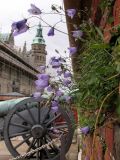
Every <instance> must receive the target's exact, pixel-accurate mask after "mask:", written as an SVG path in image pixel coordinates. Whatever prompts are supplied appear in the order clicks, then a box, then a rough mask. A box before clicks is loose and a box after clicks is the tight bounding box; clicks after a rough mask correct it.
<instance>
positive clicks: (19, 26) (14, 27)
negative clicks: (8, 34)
mask: <svg viewBox="0 0 120 160" xmlns="http://www.w3.org/2000/svg"><path fill="white" fill-rule="evenodd" d="M26 23H27V19H23V20H21V21H18V22H13V23H12V25H11V27H12V31H14V30H21V29H23V28H24V26H25V25H26Z"/></svg>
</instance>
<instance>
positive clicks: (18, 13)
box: [0, 0, 69, 57]
mask: <svg viewBox="0 0 120 160" xmlns="http://www.w3.org/2000/svg"><path fill="white" fill-rule="evenodd" d="M31 3H33V4H35V5H36V6H37V7H39V8H40V9H41V10H43V11H44V12H49V11H50V10H51V5H52V4H57V5H62V0H1V5H0V32H2V33H7V32H10V30H11V24H12V23H13V22H15V21H18V20H21V19H23V18H26V17H29V16H30V15H29V13H28V12H27V10H28V9H29V8H30V4H31ZM42 18H43V19H44V20H45V21H47V22H48V23H49V24H50V25H54V24H55V23H56V22H57V21H59V20H60V16H56V15H43V16H42ZM63 19H64V17H63ZM28 23H29V24H30V26H31V25H35V24H38V20H37V19H30V20H29V21H28ZM42 25H45V24H43V23H42ZM57 28H58V29H60V30H62V31H64V32H67V29H66V25H65V24H63V23H60V24H59V25H57ZM48 30H49V28H43V36H44V39H45V41H46V45H47V48H46V49H47V52H48V57H49V56H50V55H54V53H55V52H54V50H55V49H57V50H59V51H60V52H61V54H63V51H64V50H67V48H68V47H69V43H68V36H67V35H64V34H62V33H59V32H57V31H55V36H54V37H48V36H47V32H48ZM35 34H36V29H35V28H32V29H31V30H30V31H28V32H27V33H24V34H22V35H19V36H16V37H15V44H16V45H17V46H22V45H23V44H24V41H26V42H27V46H28V49H30V45H31V43H32V39H33V37H34V36H35Z"/></svg>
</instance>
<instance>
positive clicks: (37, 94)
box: [33, 92, 41, 99]
mask: <svg viewBox="0 0 120 160" xmlns="http://www.w3.org/2000/svg"><path fill="white" fill-rule="evenodd" d="M33 97H34V98H35V99H37V98H40V97H41V93H40V92H35V93H34V94H33Z"/></svg>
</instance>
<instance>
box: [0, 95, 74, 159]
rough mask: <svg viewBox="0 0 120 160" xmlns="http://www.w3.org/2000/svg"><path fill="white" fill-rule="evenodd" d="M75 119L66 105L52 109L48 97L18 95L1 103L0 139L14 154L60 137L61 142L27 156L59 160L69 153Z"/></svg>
mask: <svg viewBox="0 0 120 160" xmlns="http://www.w3.org/2000/svg"><path fill="white" fill-rule="evenodd" d="M73 122H74V117H73V114H72V112H71V111H70V110H69V109H68V107H67V106H66V104H63V105H61V106H59V109H58V111H57V112H53V111H52V110H51V108H50V107H49V105H48V104H47V103H46V99H45V98H44V99H41V100H39V99H34V98H32V97H31V98H19V99H16V100H8V101H3V102H0V138H1V140H4V141H5V144H6V146H7V149H8V150H9V152H10V153H11V155H12V156H13V157H17V156H20V155H22V154H26V153H29V152H31V151H34V150H36V149H37V148H40V147H41V146H43V145H45V144H48V143H50V142H51V141H52V140H53V139H55V138H58V139H59V141H57V142H54V143H52V144H50V145H47V146H46V147H44V148H42V149H41V150H37V151H36V152H34V153H32V154H28V155H27V156H26V157H25V158H26V159H30V158H31V157H32V158H35V159H37V160H60V159H61V158H60V156H61V155H62V154H65V153H67V151H68V150H69V147H70V145H71V142H72V137H73V133H74V125H73ZM62 137H64V142H62V140H61V139H62ZM15 139H19V140H16V141H15ZM63 144H64V145H63ZM23 148H24V149H23ZM61 152H63V153H61Z"/></svg>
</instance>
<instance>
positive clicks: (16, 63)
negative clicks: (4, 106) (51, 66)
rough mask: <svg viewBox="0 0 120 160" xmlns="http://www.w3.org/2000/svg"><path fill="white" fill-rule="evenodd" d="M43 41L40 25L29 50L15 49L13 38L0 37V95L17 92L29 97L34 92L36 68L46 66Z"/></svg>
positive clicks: (24, 48)
mask: <svg viewBox="0 0 120 160" xmlns="http://www.w3.org/2000/svg"><path fill="white" fill-rule="evenodd" d="M45 47H46V45H45V40H44V39H43V36H42V28H41V25H39V26H38V28H37V34H36V36H35V38H34V39H33V43H32V45H31V50H30V51H27V49H26V42H25V44H24V46H23V49H22V50H21V49H19V50H18V49H16V48H15V45H14V37H12V36H9V34H3V35H2V34H1V36H0V94H6V93H10V92H19V93H21V94H24V95H30V94H32V93H33V92H34V90H35V86H34V81H35V79H36V74H37V73H38V66H40V65H45V64H46V50H45Z"/></svg>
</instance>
